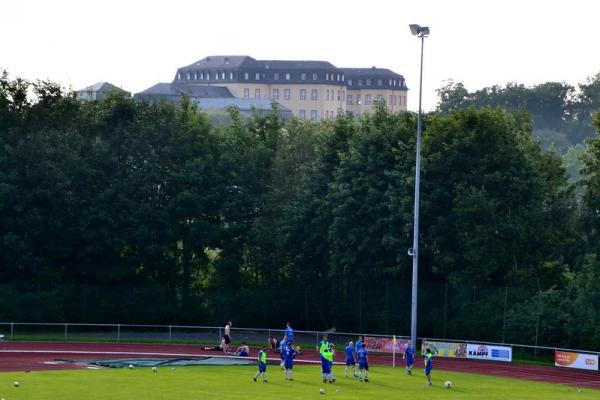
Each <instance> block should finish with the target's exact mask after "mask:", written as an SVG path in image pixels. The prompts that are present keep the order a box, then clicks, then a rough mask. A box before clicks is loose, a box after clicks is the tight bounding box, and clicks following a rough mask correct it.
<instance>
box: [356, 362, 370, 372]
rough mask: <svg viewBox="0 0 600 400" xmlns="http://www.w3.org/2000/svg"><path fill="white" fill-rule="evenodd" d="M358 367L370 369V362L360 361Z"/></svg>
mask: <svg viewBox="0 0 600 400" xmlns="http://www.w3.org/2000/svg"><path fill="white" fill-rule="evenodd" d="M358 369H364V370H366V371H368V370H369V363H367V362H359V363H358Z"/></svg>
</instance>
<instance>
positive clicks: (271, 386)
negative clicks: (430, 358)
mask: <svg viewBox="0 0 600 400" xmlns="http://www.w3.org/2000/svg"><path fill="white" fill-rule="evenodd" d="M255 370H256V368H255V367H252V366H200V367H180V368H177V369H176V370H171V368H170V367H163V368H159V369H158V372H156V373H153V372H152V370H151V369H150V368H136V369H132V370H130V369H101V370H70V371H45V372H31V373H25V372H17V373H14V372H10V373H0V399H1V398H4V399H6V400H41V399H44V400H81V399H86V400H95V399H102V400H113V399H114V400H117V399H118V400H123V399H127V400H136V399H140V400H166V399H177V400H178V399H181V400H187V399H232V400H233V399H235V400H237V399H260V400H269V399H277V400H281V399H285V400H292V399H310V398H333V399H340V400H342V399H361V400H369V399H383V400H384V399H399V398H402V399H411V400H420V399H424V400H435V399H457V400H458V399H460V400H464V399H489V400H495V399H497V400H507V399H511V400H514V399H527V400H537V399H539V400H552V399H556V400H564V399H580V400H583V399H600V391H597V390H590V389H582V392H579V391H578V389H577V388H573V387H569V386H563V385H551V384H544V383H535V382H529V381H522V380H514V379H506V378H497V377H489V376H483V375H476V374H464V373H456V372H443V371H435V370H434V372H433V374H432V377H433V381H434V385H433V386H432V387H427V386H425V378H424V376H423V374H422V371H415V372H414V375H413V376H407V375H406V374H405V373H404V370H403V369H400V368H396V369H392V368H390V367H375V368H372V371H371V374H370V376H369V378H370V380H371V382H369V383H359V382H358V381H357V380H355V379H352V378H344V376H343V374H344V373H343V367H336V368H334V373H335V374H336V378H337V382H336V383H334V384H325V383H322V382H321V379H320V369H319V367H317V366H297V367H295V368H294V381H293V382H290V381H285V380H284V379H283V374H282V372H281V370H280V369H279V367H278V366H273V365H269V368H268V370H267V377H268V380H269V381H268V382H267V383H262V382H260V377H259V381H258V382H253V381H252V376H253V375H254V372H255ZM446 380H450V381H452V382H453V383H454V387H453V388H452V389H445V388H444V387H443V382H444V381H446ZM14 381H19V383H20V386H19V387H14V386H13V382H14ZM320 388H323V389H325V395H321V394H319V389H320ZM337 390H339V391H340V392H336V391H337Z"/></svg>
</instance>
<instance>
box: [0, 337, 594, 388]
mask: <svg viewBox="0 0 600 400" xmlns="http://www.w3.org/2000/svg"><path fill="white" fill-rule="evenodd" d="M256 354H257V349H252V350H251V356H253V355H256ZM199 356H223V353H221V352H216V351H211V350H205V348H204V346H201V345H177V344H132V343H58V342H0V371H38V370H57V369H77V368H86V367H85V365H80V364H76V363H69V362H58V361H56V360H57V359H71V360H86V359H96V360H98V359H117V358H189V357H199ZM278 359H279V354H276V353H272V354H269V360H270V361H272V362H277V360H278ZM337 361H341V360H340V357H339V356H338V357H337ZM297 362H299V363H319V357H318V353H317V352H316V351H315V350H313V349H303V352H302V354H301V355H299V356H298V358H297ZM369 364H371V365H373V366H375V365H392V356H391V355H387V354H370V355H369ZM396 365H397V366H403V360H402V358H401V357H397V358H396ZM422 366H423V362H422V360H421V359H420V358H418V359H417V365H416V367H417V368H422ZM441 371H459V372H467V373H479V374H485V375H494V376H503V377H511V378H517V379H527V380H533V381H540V382H548V383H560V384H566V385H572V386H577V387H587V388H593V389H600V374H599V373H598V372H590V371H582V370H574V369H562V368H555V367H551V366H538V365H519V364H512V363H502V362H486V361H475V360H459V359H449V358H441V357H440V358H435V359H434V373H433V376H434V379H435V377H436V375H437V376H439V377H440V379H443V372H441Z"/></svg>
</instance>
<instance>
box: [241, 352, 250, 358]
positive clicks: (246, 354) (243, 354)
mask: <svg viewBox="0 0 600 400" xmlns="http://www.w3.org/2000/svg"><path fill="white" fill-rule="evenodd" d="M240 357H248V353H246V352H245V351H240Z"/></svg>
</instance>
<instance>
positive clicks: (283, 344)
mask: <svg viewBox="0 0 600 400" xmlns="http://www.w3.org/2000/svg"><path fill="white" fill-rule="evenodd" d="M286 348H287V342H286V341H285V338H283V339H281V342H279V357H280V359H281V361H280V362H279V366H280V367H281V369H284V368H285V349H286Z"/></svg>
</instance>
